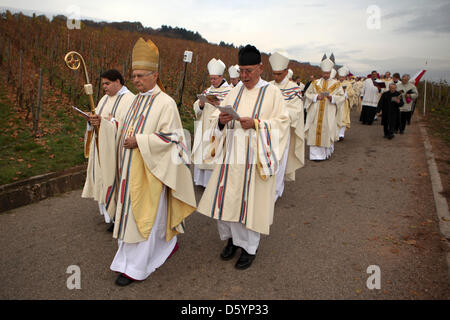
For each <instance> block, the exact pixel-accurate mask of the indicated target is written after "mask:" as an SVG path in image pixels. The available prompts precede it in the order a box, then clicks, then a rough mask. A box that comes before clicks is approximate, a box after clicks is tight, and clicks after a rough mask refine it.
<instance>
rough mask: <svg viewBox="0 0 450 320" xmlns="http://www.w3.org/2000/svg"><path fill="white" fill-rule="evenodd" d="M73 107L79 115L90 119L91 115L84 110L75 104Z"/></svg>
mask: <svg viewBox="0 0 450 320" xmlns="http://www.w3.org/2000/svg"><path fill="white" fill-rule="evenodd" d="M72 109H73V110H75V111H76V112H77V113H78V114H79V115H81V116H82V117H84V118H85V119H86V120H89V115H88V114H87V113H86V112H84V111H82V110H80V109H78V108H77V107H75V106H72Z"/></svg>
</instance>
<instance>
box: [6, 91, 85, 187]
mask: <svg viewBox="0 0 450 320" xmlns="http://www.w3.org/2000/svg"><path fill="white" fill-rule="evenodd" d="M15 112H16V111H15V110H14V109H13V108H12V107H11V105H10V104H9V102H8V101H6V98H5V95H4V92H3V91H2V90H1V89H0V117H1V118H0V119H1V120H2V122H3V123H4V124H6V125H5V126H4V127H3V128H2V129H1V130H0V185H2V184H8V183H12V182H15V181H20V180H23V179H26V178H29V177H33V176H36V175H41V174H45V173H49V172H58V171H62V170H64V169H68V168H71V167H74V166H76V165H80V164H83V163H85V162H86V160H85V159H84V156H83V136H84V130H85V126H86V124H85V121H84V120H82V119H81V118H73V117H70V116H69V113H68V112H65V111H61V110H58V111H57V112H56V117H54V118H53V117H52V116H51V115H50V113H49V112H47V111H45V110H43V112H42V118H41V119H42V122H41V129H45V128H46V127H52V128H53V130H52V131H51V133H50V132H48V133H47V134H44V135H43V136H42V137H41V138H39V139H35V138H34V137H33V135H32V132H31V129H30V128H29V127H30V125H29V124H28V123H24V122H25V120H22V119H16V118H15ZM10 124H11V125H10Z"/></svg>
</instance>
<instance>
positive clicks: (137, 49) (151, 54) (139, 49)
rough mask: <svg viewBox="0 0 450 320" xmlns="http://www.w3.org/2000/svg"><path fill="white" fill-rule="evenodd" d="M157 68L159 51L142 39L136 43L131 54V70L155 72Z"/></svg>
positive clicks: (150, 42) (149, 41)
mask: <svg viewBox="0 0 450 320" xmlns="http://www.w3.org/2000/svg"><path fill="white" fill-rule="evenodd" d="M158 67H159V50H158V47H157V46H156V45H155V44H154V43H153V42H152V41H151V40H147V41H145V40H144V39H142V38H139V40H138V41H137V42H136V44H135V45H134V48H133V54H132V64H131V68H132V70H148V71H153V72H157V71H158Z"/></svg>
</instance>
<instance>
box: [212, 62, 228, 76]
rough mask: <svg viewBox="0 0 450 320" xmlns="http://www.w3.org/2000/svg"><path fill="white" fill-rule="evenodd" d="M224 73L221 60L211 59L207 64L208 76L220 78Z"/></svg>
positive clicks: (223, 65) (223, 64)
mask: <svg viewBox="0 0 450 320" xmlns="http://www.w3.org/2000/svg"><path fill="white" fill-rule="evenodd" d="M224 71H225V63H223V62H222V60H220V59H219V60H217V59H216V58H212V59H211V60H210V61H209V62H208V72H209V75H210V76H222V75H223V72H224Z"/></svg>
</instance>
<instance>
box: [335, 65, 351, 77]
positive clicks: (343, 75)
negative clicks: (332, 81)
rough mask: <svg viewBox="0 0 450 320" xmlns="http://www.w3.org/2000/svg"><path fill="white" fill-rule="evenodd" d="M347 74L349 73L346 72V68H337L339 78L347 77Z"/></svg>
mask: <svg viewBox="0 0 450 320" xmlns="http://www.w3.org/2000/svg"><path fill="white" fill-rule="evenodd" d="M349 72H350V71H349V70H348V68H347V67H341V68H339V70H338V74H339V76H340V77H346V76H347V75H348V73H349Z"/></svg>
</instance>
